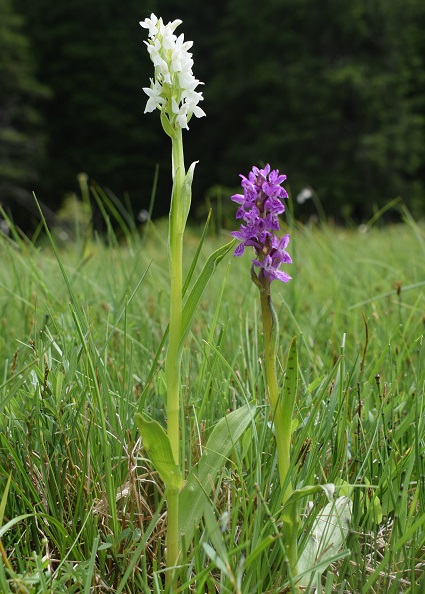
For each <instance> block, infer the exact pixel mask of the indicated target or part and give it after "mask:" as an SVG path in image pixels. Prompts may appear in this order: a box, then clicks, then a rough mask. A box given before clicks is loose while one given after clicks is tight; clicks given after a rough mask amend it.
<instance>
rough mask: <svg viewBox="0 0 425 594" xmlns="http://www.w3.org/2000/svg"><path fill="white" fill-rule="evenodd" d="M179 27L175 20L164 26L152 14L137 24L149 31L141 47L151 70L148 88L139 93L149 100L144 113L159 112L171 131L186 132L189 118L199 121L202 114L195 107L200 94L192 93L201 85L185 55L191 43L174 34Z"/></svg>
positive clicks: (188, 58) (165, 126) (179, 22)
mask: <svg viewBox="0 0 425 594" xmlns="http://www.w3.org/2000/svg"><path fill="white" fill-rule="evenodd" d="M181 23H182V21H180V20H178V19H177V20H175V21H173V22H170V23H168V24H167V25H164V23H163V21H162V19H161V18H159V19H158V18H157V17H156V16H155V15H154V14H153V13H152V14H151V16H150V18H147V19H145V20H144V21H140V25H141V26H142V27H144V28H145V29H148V30H149V33H148V36H149V39H148V41H145V43H146V45H147V48H148V52H149V55H150V58H151V60H152V62H153V65H154V67H155V74H154V78H153V79H152V78H151V79H150V81H151V85H150V87H145V88H144V89H143V90H144V92H145V93H146V95H147V96H148V97H149V99H148V102H147V103H146V107H145V113H147V112H151V111H155V109H159V110H160V111H161V114H162V115H163V116H165V118H166V120H167V121H168V122H167V123H168V124H170V125H171V129H176V128H186V129H187V130H188V129H189V126H188V123H189V121H190V119H191V117H192V115H195V116H196V117H197V118H201V117H202V116H204V115H205V112H204V111H203V110H202V109H201V108H200V107H199V105H198V103H199V101H202V100H203V96H202V93H200V92H199V91H197V90H196V88H197V86H198V85H201V84H203V83H202V82H200V81H199V80H198V79H196V78H195V77H194V75H193V73H192V66H193V59H192V54H191V53H190V52H189V51H188V50H189V49H190V48H191V47H192V45H193V42H192V41H185V40H184V35H183V34H181V35H180V36H179V37H177V35H175V34H174V31H175V29H176V28H177V27H178V26H179V25H180V24H181ZM163 126H164V130H165V131H166V132H167V134H169V133H170V131H169V130H168V129H166V128H168V125H164V122H163Z"/></svg>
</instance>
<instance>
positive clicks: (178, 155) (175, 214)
mask: <svg viewBox="0 0 425 594" xmlns="http://www.w3.org/2000/svg"><path fill="white" fill-rule="evenodd" d="M172 158H173V181H174V183H173V195H172V199H171V208H170V227H169V266H170V325H169V328H170V330H169V342H168V349H167V355H166V360H165V376H166V383H167V418H168V420H167V433H168V438H169V440H170V444H171V449H172V452H173V456H174V461H175V463H176V464H177V465H178V466H179V467H180V423H179V408H180V381H181V374H180V367H181V349H180V339H181V333H182V309H183V301H182V287H183V263H182V259H183V233H184V226H185V220H184V216H183V210H182V200H181V198H182V188H183V182H184V178H185V169H184V155H183V138H182V130H181V128H179V129H177V130H176V133H175V136H174V137H173V138H172ZM167 509H168V519H167V568H171V567H174V566H175V565H177V562H178V558H179V539H178V526H179V492H178V491H177V490H171V489H170V490H169V492H168V495H167ZM166 576H167V584H168V585H169V586H171V590H172V591H173V590H174V589H175V588H174V586H173V584H174V579H173V572H171V571H170V572H167V574H166Z"/></svg>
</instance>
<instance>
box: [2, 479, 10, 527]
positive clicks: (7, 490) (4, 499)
mask: <svg viewBox="0 0 425 594" xmlns="http://www.w3.org/2000/svg"><path fill="white" fill-rule="evenodd" d="M11 481H12V474H9V478H8V479H7V483H6V486H5V488H4V491H3V496H2V498H1V501H0V526H1V525H2V524H3V517H4V510H5V509H6V502H7V496H8V494H9V489H10V483H11Z"/></svg>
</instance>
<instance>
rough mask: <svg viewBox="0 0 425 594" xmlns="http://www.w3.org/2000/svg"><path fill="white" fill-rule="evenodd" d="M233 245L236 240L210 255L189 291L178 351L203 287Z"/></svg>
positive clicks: (183, 340) (190, 323)
mask: <svg viewBox="0 0 425 594" xmlns="http://www.w3.org/2000/svg"><path fill="white" fill-rule="evenodd" d="M235 243H236V240H232V241H230V242H229V243H226V245H223V246H222V247H221V248H218V250H216V251H215V252H213V253H212V254H211V255H210V257H209V258H208V260H207V261H206V262H205V264H204V267H203V269H202V271H201V273H200V275H199V276H198V278H197V279H196V281H195V284H194V285H193V287H192V289H191V290H190V293H189V295H188V297H187V299H186V302H185V304H184V306H183V315H182V336H181V341H180V349H181V348H182V347H183V344H184V342H185V340H186V338H187V335H188V334H189V330H190V327H191V325H192V320H193V317H194V315H195V311H196V309H197V306H198V304H199V302H200V300H201V298H202V295H203V293H204V290H205V287H206V286H207V284H208V282H209V280H210V279H211V277H212V275H213V274H214V272H215V269H216V268H217V264H218V263H219V262H221V260H222V259H223V258H224V256H225V255H226V254H227V253H229V251H230V250H231V249H232V248H233V246H234V245H235Z"/></svg>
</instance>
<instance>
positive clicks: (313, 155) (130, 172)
mask: <svg viewBox="0 0 425 594" xmlns="http://www.w3.org/2000/svg"><path fill="white" fill-rule="evenodd" d="M151 12H154V13H155V14H156V15H157V16H162V18H163V20H164V21H166V22H167V21H168V20H173V19H175V18H179V19H182V20H183V25H181V26H180V28H179V29H178V30H177V32H178V33H184V34H185V38H186V39H187V40H193V42H194V46H193V49H192V51H193V54H194V60H195V64H194V69H193V70H194V74H195V76H196V77H197V78H198V79H200V80H201V81H203V82H205V86H204V87H203V88H202V89H201V90H202V91H203V92H204V97H205V100H204V102H203V104H202V108H203V109H204V110H205V112H206V113H207V118H204V119H202V120H196V119H195V118H193V119H192V121H191V123H190V128H191V129H190V132H189V133H187V132H186V133H185V151H186V160H187V164H190V162H191V161H192V160H198V159H199V161H200V163H199V165H198V167H197V170H196V173H195V184H194V198H193V199H194V201H196V203H197V204H198V205H201V204H202V203H204V202H205V198H208V197H209V198H213V197H214V196H220V195H222V196H223V197H227V196H228V195H229V191H231V190H234V189H236V187H237V186H238V185H239V177H238V174H239V173H245V174H246V173H247V172H248V170H249V169H250V168H251V166H252V165H253V164H264V163H265V162H270V163H271V164H272V167H274V168H279V169H280V170H281V171H283V172H284V173H286V174H287V176H288V185H287V187H288V189H290V191H291V192H292V194H293V195H294V196H295V195H297V194H299V192H301V191H302V190H303V189H304V188H306V187H309V188H312V190H313V191H314V192H315V195H317V196H318V198H319V200H320V202H321V204H322V205H323V208H324V210H325V212H326V214H327V216H332V217H334V218H335V219H336V220H340V221H344V220H347V219H352V220H354V221H356V222H357V221H358V222H360V221H361V220H364V219H366V218H367V217H370V216H371V215H372V214H373V212H375V211H376V209H377V208H380V207H382V206H383V205H384V204H386V203H387V202H388V201H390V200H392V199H394V198H396V197H398V196H401V197H402V198H403V200H404V202H405V203H406V204H407V205H408V207H409V208H410V209H411V210H412V212H413V213H414V214H415V215H416V216H420V215H423V214H425V34H424V31H425V2H424V1H423V0H349V1H347V0H262V2H258V1H254V0H221V1H219V2H206V1H205V2H202V1H199V0H185V2H177V1H170V0H126V1H125V2H118V1H117V0H73V1H72V2H69V1H68V0H55V1H54V2H52V1H51V0H32V1H31V2H26V1H25V0H0V89H1V91H0V202H1V203H2V204H3V206H5V207H6V208H9V209H11V210H12V212H13V215H14V217H15V220H17V221H18V223H20V224H24V225H28V224H29V223H30V221H31V220H33V219H35V216H36V211H35V208H34V201H33V198H32V194H31V192H32V191H35V192H36V194H37V197H38V199H39V200H40V201H41V202H42V204H43V207H44V208H45V209H46V212H50V210H51V211H52V212H54V211H56V210H57V209H58V208H59V207H60V205H61V203H62V201H63V199H64V197H65V196H66V195H67V194H69V193H70V192H73V191H78V183H77V174H78V173H79V172H86V173H87V174H88V176H89V178H90V179H91V180H95V181H96V182H97V183H98V184H99V185H100V186H101V187H103V188H109V189H110V190H111V191H112V192H113V193H114V194H115V195H116V196H118V197H119V198H120V199H123V200H127V201H128V200H129V201H131V205H132V208H133V209H134V212H135V213H137V212H138V211H139V210H140V209H147V208H148V206H149V202H150V196H151V191H152V184H153V180H154V174H155V168H156V165H157V164H159V182H158V189H157V194H156V200H155V208H154V215H156V216H160V215H164V214H166V213H167V212H168V206H169V194H170V187H171V183H170V143H169V139H168V138H167V137H166V136H165V134H164V133H163V132H162V129H161V126H160V122H159V114H158V113H154V114H146V115H143V111H144V107H145V104H146V99H147V98H146V96H145V95H144V93H143V91H142V87H144V86H149V78H150V77H152V74H153V66H152V64H151V62H150V61H149V56H148V53H147V51H146V46H145V44H144V43H143V41H144V39H146V34H147V32H146V30H145V29H142V28H141V27H140V26H139V21H140V20H143V19H144V18H146V17H147V16H149V15H150V13H151ZM228 189H229V191H228ZM295 206H296V208H298V210H299V213H298V212H296V214H299V215H301V216H302V215H303V212H307V211H306V210H304V209H305V208H306V205H304V206H303V207H301V206H299V205H298V206H297V204H296V205H295ZM307 206H308V207H310V208H311V206H309V205H307ZM49 209H50V210H49ZM302 209H303V210H302ZM307 210H308V209H307Z"/></svg>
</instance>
